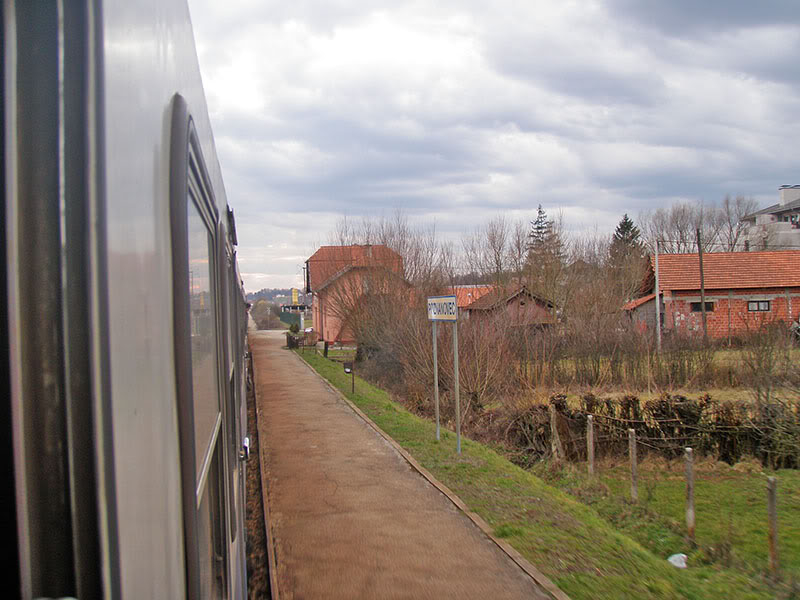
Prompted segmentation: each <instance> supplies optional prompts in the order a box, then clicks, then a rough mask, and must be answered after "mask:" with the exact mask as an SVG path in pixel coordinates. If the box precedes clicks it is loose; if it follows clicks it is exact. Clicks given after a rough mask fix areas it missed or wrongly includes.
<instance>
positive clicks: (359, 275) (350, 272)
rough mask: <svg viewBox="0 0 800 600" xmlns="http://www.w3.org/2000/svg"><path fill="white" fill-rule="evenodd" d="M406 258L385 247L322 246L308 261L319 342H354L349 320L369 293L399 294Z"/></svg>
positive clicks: (315, 327)
mask: <svg viewBox="0 0 800 600" xmlns="http://www.w3.org/2000/svg"><path fill="white" fill-rule="evenodd" d="M398 282H399V285H400V286H403V287H405V286H407V285H408V284H407V283H406V282H405V280H404V279H403V258H402V257H401V256H400V255H399V254H398V253H397V252H395V251H394V250H392V249H391V248H388V247H387V246H383V245H375V244H373V245H353V246H322V247H321V248H319V250H317V251H316V252H315V253H314V254H313V255H311V257H310V258H309V259H308V260H307V261H306V293H312V294H313V295H314V301H313V304H312V311H311V314H312V318H313V322H314V330H315V331H316V333H317V336H318V339H319V340H321V341H324V342H340V343H352V342H353V341H354V335H353V330H352V324H351V323H349V322H348V321H349V320H350V318H351V316H352V315H353V314H354V308H355V307H357V306H358V303H359V301H360V300H361V299H362V298H363V297H364V295H365V294H369V293H373V294H374V293H389V292H392V291H396V289H395V288H396V287H397V284H398Z"/></svg>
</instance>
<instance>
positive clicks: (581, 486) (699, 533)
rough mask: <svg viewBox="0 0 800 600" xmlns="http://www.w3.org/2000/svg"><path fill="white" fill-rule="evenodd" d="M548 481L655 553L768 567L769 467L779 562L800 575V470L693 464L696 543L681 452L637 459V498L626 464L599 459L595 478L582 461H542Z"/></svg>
mask: <svg viewBox="0 0 800 600" xmlns="http://www.w3.org/2000/svg"><path fill="white" fill-rule="evenodd" d="M534 472H535V473H536V474H537V475H540V476H541V477H542V479H544V480H545V481H546V482H547V483H550V484H551V485H553V486H555V487H558V488H559V489H561V490H563V491H566V492H568V493H570V494H571V495H572V496H573V497H575V498H577V499H579V500H580V501H581V502H583V503H585V504H589V505H591V506H592V507H593V508H594V509H595V510H596V511H597V512H598V513H599V514H600V515H601V516H603V517H604V518H606V519H607V520H608V521H610V522H611V523H613V524H614V526H615V527H616V528H617V529H619V530H621V531H623V532H624V533H626V534H627V535H628V536H629V537H632V538H633V539H635V540H636V541H638V542H640V543H641V544H642V545H643V546H645V547H646V548H648V549H649V550H651V551H652V552H654V553H655V554H656V555H665V554H667V553H670V552H684V553H686V554H688V555H690V561H691V562H693V563H718V564H722V565H724V566H726V567H731V568H736V569H737V570H743V571H748V572H751V573H754V574H759V573H764V572H766V571H767V568H768V549H767V496H766V485H767V484H766V480H767V476H768V475H774V476H775V477H777V479H778V548H779V558H780V564H781V569H782V571H783V574H784V575H785V576H786V577H788V578H794V579H800V472H799V471H795V470H788V469H787V470H781V471H777V472H769V473H767V472H764V471H762V468H761V465H760V464H759V463H758V462H756V461H752V462H742V463H739V464H737V465H735V466H733V467H731V466H729V465H727V464H725V463H717V462H712V461H703V460H701V461H698V462H697V463H696V465H695V514H696V536H695V537H696V542H697V546H698V547H697V548H692V546H690V544H689V542H688V540H687V539H686V538H685V525H684V523H685V513H684V510H685V497H686V482H685V476H684V464H683V461H681V460H676V461H666V460H663V459H659V458H652V457H651V458H647V459H645V460H644V461H642V462H640V464H639V504H638V506H633V505H631V504H630V503H629V502H628V498H629V496H630V472H629V469H628V466H627V465H626V464H621V463H620V462H619V461H617V462H616V463H608V462H606V463H604V464H601V465H598V467H597V473H598V477H597V479H595V480H591V479H590V478H589V477H587V476H586V475H585V473H584V471H583V469H582V468H581V469H579V468H578V467H577V466H571V467H566V468H561V469H553V468H547V467H544V466H540V467H538V468H535V469H534Z"/></svg>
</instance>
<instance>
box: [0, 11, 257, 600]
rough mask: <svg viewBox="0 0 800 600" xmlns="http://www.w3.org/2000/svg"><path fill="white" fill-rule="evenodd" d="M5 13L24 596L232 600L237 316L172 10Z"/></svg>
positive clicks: (237, 497)
mask: <svg viewBox="0 0 800 600" xmlns="http://www.w3.org/2000/svg"><path fill="white" fill-rule="evenodd" d="M31 4H32V3H27V2H14V1H12V0H7V1H6V2H5V3H4V5H3V40H2V41H3V46H4V62H3V90H4V94H3V97H4V111H3V116H4V119H3V132H4V155H3V156H4V167H5V168H4V177H3V189H4V194H3V209H4V212H5V215H6V228H5V231H4V249H5V254H4V258H5V268H6V285H7V288H6V298H7V305H8V312H7V319H6V321H4V330H3V336H4V340H3V341H4V342H5V343H6V344H7V347H8V350H9V358H8V361H7V363H8V371H7V373H4V374H3V382H2V383H3V384H4V385H5V386H6V387H7V388H8V390H9V392H10V401H9V406H8V407H4V409H7V410H8V413H9V415H10V423H11V426H10V430H9V431H8V432H7V433H9V434H10V435H11V438H12V439H13V445H12V447H11V449H10V454H9V461H8V462H9V463H10V464H11V466H13V474H12V475H10V476H9V478H8V480H7V481H5V482H4V483H7V484H8V488H9V489H12V490H13V495H14V497H13V502H14V503H15V505H16V507H17V513H16V515H15V519H14V531H11V533H12V534H14V537H15V539H16V544H14V546H15V551H16V552H15V553H14V554H15V556H14V558H16V562H17V566H18V570H19V573H20V576H19V581H18V588H19V594H14V595H20V596H21V597H26V598H28V597H38V596H42V597H45V596H47V597H64V596H74V597H80V598H104V597H105V598H112V597H113V598H117V597H122V598H145V597H150V598H243V597H245V596H246V572H245V567H244V565H245V540H244V530H243V523H244V515H243V512H244V499H245V494H244V489H243V488H244V481H245V479H244V464H245V463H244V460H245V459H246V455H247V444H246V435H247V424H246V421H245V419H246V409H245V394H244V387H245V379H246V374H245V363H244V353H245V343H246V342H245V335H246V320H245V318H246V316H245V314H244V313H245V311H244V304H245V303H244V297H243V290H242V287H241V279H240V275H239V270H238V266H237V264H236V245H237V240H236V229H235V221H234V217H233V212H232V211H231V209H230V207H229V206H228V201H227V197H226V194H225V189H224V186H223V181H222V176H221V171H220V167H219V164H218V161H217V157H216V152H215V148H214V140H213V136H212V133H211V128H210V124H209V119H208V114H207V108H206V103H205V97H204V93H203V86H202V81H201V77H200V73H199V68H198V64H197V58H196V51H195V45H194V39H193V34H192V29H191V21H190V18H189V12H188V8H187V6H186V4H185V0H169V1H165V0H159V1H155V0H150V1H146V2H136V3H130V2H124V1H121V0H107V1H101V0H97V1H88V2H85V3H83V4H81V3H52V4H48V3H38V4H36V5H35V6H32V5H31Z"/></svg>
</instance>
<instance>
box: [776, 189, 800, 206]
mask: <svg viewBox="0 0 800 600" xmlns="http://www.w3.org/2000/svg"><path fill="white" fill-rule="evenodd" d="M778 191H779V192H780V195H781V200H780V205H781V206H786V205H787V204H789V203H790V202H794V201H795V200H800V185H782V186H781V187H779V188H778Z"/></svg>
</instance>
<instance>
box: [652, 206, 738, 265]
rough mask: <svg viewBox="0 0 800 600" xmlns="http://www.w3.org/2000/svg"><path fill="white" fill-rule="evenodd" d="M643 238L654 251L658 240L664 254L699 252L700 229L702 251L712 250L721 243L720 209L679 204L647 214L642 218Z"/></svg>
mask: <svg viewBox="0 0 800 600" xmlns="http://www.w3.org/2000/svg"><path fill="white" fill-rule="evenodd" d="M639 223H640V228H641V231H642V238H643V240H644V243H645V245H646V246H647V247H648V249H649V250H650V251H651V252H654V251H655V244H656V240H659V242H660V244H659V251H660V252H663V253H665V254H683V253H689V252H697V235H696V232H697V229H699V230H700V239H701V242H702V244H703V250H704V251H706V252H709V251H711V250H712V249H714V248H715V246H717V245H718V243H719V234H720V230H721V229H722V219H721V218H720V214H719V210H717V209H716V208H715V207H707V206H705V205H704V204H702V203H700V202H697V203H690V202H677V203H675V204H673V205H672V206H669V207H667V208H657V209H656V210H654V211H647V212H644V213H642V214H641V215H640V217H639Z"/></svg>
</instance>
